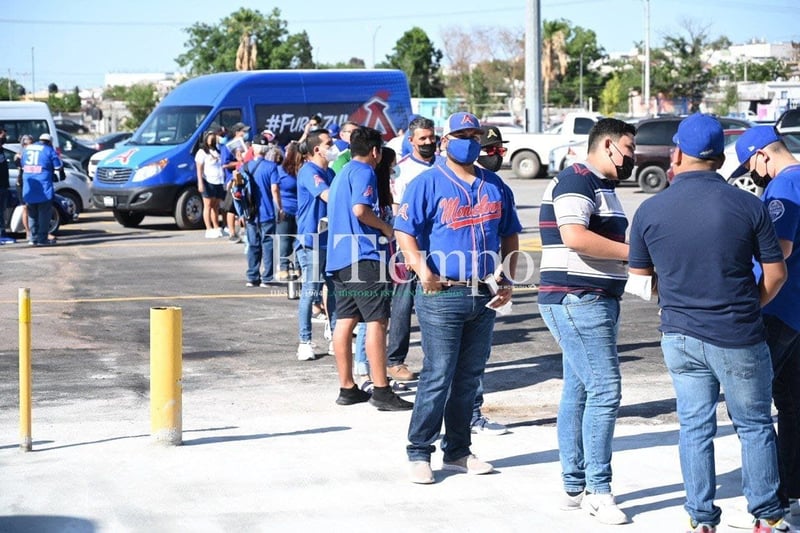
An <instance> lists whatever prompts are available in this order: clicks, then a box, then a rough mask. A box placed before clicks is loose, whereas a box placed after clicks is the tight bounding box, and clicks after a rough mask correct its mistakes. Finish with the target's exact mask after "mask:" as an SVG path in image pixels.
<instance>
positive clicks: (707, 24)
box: [0, 0, 800, 90]
mask: <svg viewBox="0 0 800 533" xmlns="http://www.w3.org/2000/svg"><path fill="white" fill-rule="evenodd" d="M273 6H277V7H278V8H279V9H280V10H281V15H282V18H283V19H284V20H286V21H287V22H288V28H289V31H290V32H292V33H295V32H299V31H302V30H306V31H307V32H308V34H309V37H310V40H311V44H312V46H313V47H314V59H315V60H316V61H320V62H324V63H333V62H336V61H347V60H348V59H349V58H350V57H361V58H363V59H364V60H365V61H366V63H367V65H370V64H371V63H372V58H373V54H374V56H375V58H376V60H378V61H380V60H382V59H383V58H384V57H385V56H386V55H387V54H390V53H391V51H392V48H393V46H394V44H395V42H396V41H397V39H399V38H400V37H401V36H402V34H403V33H404V32H405V31H406V30H408V29H410V28H411V27H413V26H419V27H421V28H422V29H424V30H425V31H426V32H427V34H428V36H429V37H430V38H431V39H432V40H433V41H434V43H435V44H436V45H437V46H439V47H440V48H441V47H442V33H443V30H444V29H445V28H447V27H450V26H453V25H458V26H461V27H465V28H477V27H481V26H504V27H512V28H513V27H517V28H520V29H522V28H523V27H524V20H525V13H526V0H516V1H508V0H496V2H495V3H494V4H491V3H489V2H485V1H483V2H480V3H477V2H476V3H472V2H467V1H465V0H424V1H423V0H397V1H388V2H387V1H381V2H375V1H370V2H361V1H344V2H333V1H330V0H325V1H323V0H294V1H292V2H264V1H263V0H262V1H241V2H225V1H222V0H214V1H211V0H192V1H191V2H185V1H183V0H171V1H170V0H123V1H119V0H112V1H109V0H102V1H99V0H77V1H73V2H66V1H64V0H37V1H35V2H25V1H12V2H8V3H6V4H5V5H4V6H3V9H2V12H0V35H2V40H3V61H2V62H0V77H8V76H9V73H10V77H11V78H12V79H15V80H17V81H18V82H20V83H22V85H24V86H25V87H26V88H27V89H28V90H30V89H31V81H32V76H31V73H32V72H33V74H34V78H35V83H36V87H37V89H38V90H41V89H43V88H44V87H46V86H47V84H49V83H50V82H55V83H56V84H57V85H58V86H59V87H60V88H70V87H74V86H76V85H77V86H79V87H80V88H82V89H83V88H90V87H100V86H102V84H103V76H104V74H105V73H106V72H161V71H175V70H177V65H176V64H175V61H174V59H175V57H177V56H178V55H180V54H181V53H182V52H184V51H185V48H184V43H185V42H186V40H187V39H186V38H187V34H186V33H185V32H183V31H182V29H183V28H186V27H189V26H191V25H192V24H193V23H195V22H206V23H215V22H218V21H219V20H220V19H222V18H223V17H224V16H226V15H228V14H230V13H232V12H234V11H236V10H237V9H238V8H239V7H248V8H251V9H258V10H259V11H261V12H262V13H264V14H267V13H269V12H270V11H271V10H272V7H273ZM479 6H482V7H483V9H479V8H478V7H479ZM489 6H491V7H489ZM650 12H651V17H650V21H651V22H650V24H651V42H652V45H653V46H657V45H658V44H660V43H661V40H662V38H663V36H664V35H669V34H681V31H682V30H681V28H682V27H683V24H684V21H686V20H689V21H691V23H692V24H694V25H696V27H698V28H708V33H709V35H711V36H712V37H717V36H720V35H726V36H727V37H728V38H730V39H731V40H732V41H733V42H734V43H741V42H745V41H747V40H749V39H752V38H759V39H761V38H766V39H767V40H769V41H790V40H795V41H800V26H798V20H800V1H799V0H758V1H756V0H650ZM541 13H542V18H543V19H556V18H565V19H567V20H569V21H571V22H572V23H573V24H576V25H580V26H583V27H585V28H589V29H593V30H594V31H595V32H596V33H597V36H598V41H599V43H600V45H601V46H603V47H605V49H606V51H607V52H613V51H626V50H630V49H631V47H632V44H633V43H634V42H636V41H641V40H643V39H644V0H541ZM373 42H374V48H373ZM32 49H33V50H32Z"/></svg>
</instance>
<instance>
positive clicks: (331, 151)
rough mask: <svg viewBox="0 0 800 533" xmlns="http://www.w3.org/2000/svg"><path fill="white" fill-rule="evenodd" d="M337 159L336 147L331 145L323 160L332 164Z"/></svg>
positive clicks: (337, 151)
mask: <svg viewBox="0 0 800 533" xmlns="http://www.w3.org/2000/svg"><path fill="white" fill-rule="evenodd" d="M338 157H339V149H338V148H337V147H336V145H335V144H334V145H331V147H330V148H328V150H327V151H326V152H325V159H327V160H328V163H333V162H334V161H336V159H338Z"/></svg>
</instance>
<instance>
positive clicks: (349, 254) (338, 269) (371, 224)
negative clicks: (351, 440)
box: [327, 126, 413, 411]
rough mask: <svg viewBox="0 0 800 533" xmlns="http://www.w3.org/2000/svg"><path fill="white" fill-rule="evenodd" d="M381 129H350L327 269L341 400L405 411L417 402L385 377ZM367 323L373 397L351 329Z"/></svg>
mask: <svg viewBox="0 0 800 533" xmlns="http://www.w3.org/2000/svg"><path fill="white" fill-rule="evenodd" d="M382 144H383V140H382V139H381V134H380V132H379V131H377V130H374V129H372V128H367V127H363V126H362V127H358V128H356V129H355V130H353V132H352V133H351V134H350V153H351V154H352V159H351V160H350V162H349V163H347V164H346V165H345V166H344V168H343V169H342V172H341V173H340V174H339V175H337V176H336V179H334V180H333V184H332V185H331V190H330V197H329V200H330V208H331V216H330V217H329V220H330V222H329V226H328V230H329V232H328V261H327V270H328V272H330V273H331V275H332V277H333V283H334V287H335V289H336V320H337V321H336V328H335V329H334V331H333V346H334V351H335V352H336V367H337V370H338V371H339V387H340V388H339V397H338V398H337V399H336V403H337V404H339V405H352V404H356V403H360V402H365V401H369V403H371V404H372V405H374V406H375V407H377V408H378V409H379V410H381V411H403V410H407V409H411V407H412V406H413V404H412V403H411V402H408V401H406V400H404V399H402V398H400V397H399V396H397V395H396V394H395V393H394V391H393V390H392V388H391V387H390V386H389V381H388V379H387V377H386V325H387V323H388V321H389V303H390V297H391V294H392V293H391V289H390V284H389V281H388V280H389V276H388V270H387V259H388V258H387V257H386V244H387V243H388V239H390V238H392V237H393V235H392V234H393V230H392V226H390V225H389V224H387V223H386V222H384V221H383V220H382V219H381V217H380V203H379V202H378V180H377V178H376V176H375V166H376V165H377V164H378V162H379V161H380V158H381V145H382ZM359 322H366V324H367V345H366V348H367V359H368V360H369V363H370V368H371V370H372V376H371V377H372V381H373V383H374V388H373V391H372V397H370V395H369V394H368V393H367V392H365V391H362V390H361V389H359V388H358V386H357V385H356V384H355V381H354V379H353V351H352V344H351V342H352V338H353V331H354V330H355V327H356V325H357V324H358V323H359Z"/></svg>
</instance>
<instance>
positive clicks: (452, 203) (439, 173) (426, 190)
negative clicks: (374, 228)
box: [394, 159, 522, 281]
mask: <svg viewBox="0 0 800 533" xmlns="http://www.w3.org/2000/svg"><path fill="white" fill-rule="evenodd" d="M475 172H476V177H475V180H474V181H473V182H472V184H468V183H466V182H465V181H463V180H461V179H460V178H459V177H457V176H456V175H455V174H454V173H453V171H452V170H450V169H449V168H448V167H447V165H446V163H445V161H444V160H438V159H437V162H436V164H435V165H434V166H433V168H431V169H430V170H426V171H425V172H423V173H421V174H420V175H418V176H417V177H416V178H414V179H413V180H412V181H411V182H410V183H409V184H408V186H407V187H406V190H405V193H404V195H403V200H402V203H401V204H400V207H399V208H398V210H397V215H396V216H395V218H394V228H395V230H397V231H401V232H403V233H407V234H408V235H411V236H413V237H415V238H416V240H417V245H418V246H419V249H420V251H421V252H423V253H424V254H425V256H426V262H427V264H428V268H430V270H431V271H432V272H433V273H434V274H437V275H439V276H440V277H442V278H447V279H451V280H461V281H465V280H470V279H473V278H476V277H478V278H480V279H484V278H486V277H487V276H488V275H489V274H492V273H494V271H495V270H496V269H497V267H499V266H500V260H501V258H500V256H499V254H500V244H501V239H502V238H504V237H509V236H511V235H514V234H517V233H519V232H520V231H522V225H521V224H520V222H519V217H518V216H517V210H516V206H515V204H514V193H512V192H511V189H510V188H509V187H508V186H507V185H506V184H505V183H504V182H503V180H502V179H500V177H499V176H498V175H497V174H495V173H493V172H490V171H488V170H486V169H483V168H480V167H477V166H476V167H475Z"/></svg>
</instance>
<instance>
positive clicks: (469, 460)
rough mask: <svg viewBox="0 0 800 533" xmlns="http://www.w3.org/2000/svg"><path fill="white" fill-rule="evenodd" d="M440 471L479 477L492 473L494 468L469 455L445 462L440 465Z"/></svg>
mask: <svg viewBox="0 0 800 533" xmlns="http://www.w3.org/2000/svg"><path fill="white" fill-rule="evenodd" d="M442 470H450V471H452V472H460V473H462V474H473V475H481V474H490V473H492V472H494V467H493V466H492V465H491V464H490V463H485V462H483V461H481V460H480V459H478V458H477V457H475V456H474V455H472V454H470V455H466V456H464V457H462V458H461V459H456V460H455V461H445V462H444V463H443V465H442Z"/></svg>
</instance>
